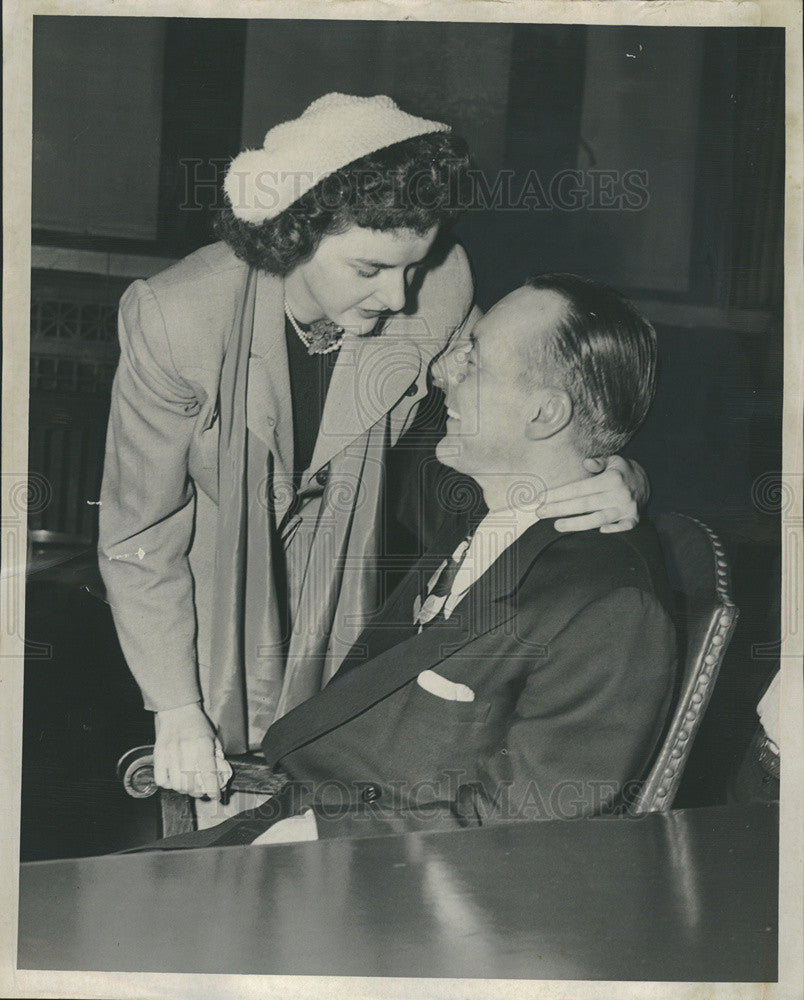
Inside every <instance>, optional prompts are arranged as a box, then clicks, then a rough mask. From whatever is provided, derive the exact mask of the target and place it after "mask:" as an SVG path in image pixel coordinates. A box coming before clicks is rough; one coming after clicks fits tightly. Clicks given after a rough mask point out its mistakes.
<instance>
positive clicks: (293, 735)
mask: <svg viewBox="0 0 804 1000" xmlns="http://www.w3.org/2000/svg"><path fill="white" fill-rule="evenodd" d="M440 535H441V537H442V539H443V537H444V535H443V532H440ZM559 537H560V532H557V531H556V530H555V528H554V527H553V521H552V520H550V521H537V522H536V524H534V525H533V526H532V527H531V528H529V529H528V530H527V531H526V532H525V533H524V534H523V535H522V536H521V537H520V538H519V539H518V540H517V541H516V542H515V543H514V544H513V545H511V546H510V547H509V548H508V549H506V550H505V552H504V553H503V554H502V555H501V556H500V558H499V559H498V560H497V561H496V562H495V563H493V564H492V566H491V567H489V569H488V570H487V571H486V572H485V573H484V574H483V576H482V577H480V579H479V580H477V581H476V582H475V584H474V585H473V586H472V588H471V589H470V591H469V593H468V594H467V595H466V597H465V598H464V600H463V601H462V602H461V603H460V604H459V605H458V607H457V608H456V610H455V612H454V613H453V615H452V617H451V618H450V619H449V621H447V622H445V623H443V624H438V625H433V626H430V627H429V628H427V629H425V630H424V631H423V632H421V633H415V634H413V635H412V636H410V637H409V638H407V639H405V640H404V641H403V642H401V643H398V644H397V645H394V646H392V647H391V648H388V649H386V650H384V651H383V652H382V653H380V654H379V655H378V656H375V657H374V658H373V659H371V660H369V661H367V662H366V663H364V664H361V665H359V666H356V667H354V668H353V669H351V670H349V671H348V672H347V673H346V675H345V676H344V677H343V678H338V679H337V680H335V681H334V682H333V683H331V684H329V685H328V686H327V687H325V688H324V689H323V691H321V692H320V693H319V694H317V695H316V696H315V697H313V698H310V699H309V700H308V701H306V702H303V703H302V704H301V705H299V706H298V707H297V708H295V709H294V710H293V711H292V712H290V713H289V714H288V715H286V716H284V717H283V718H282V719H279V720H278V721H277V722H275V723H274V725H273V726H271V728H270V729H269V730H268V732H267V733H266V734H265V738H264V739H263V743H262V747H263V753H264V754H265V757H266V760H267V761H268V763H269V764H270V765H271V766H275V765H276V764H277V763H278V762H279V761H280V760H281V759H282V758H283V757H285V756H287V754H289V753H291V752H292V751H293V750H296V749H298V747H300V746H303V745H304V744H307V743H310V742H312V740H315V739H317V738H318V737H320V736H322V735H324V734H325V733H327V732H329V731H331V730H332V729H335V728H337V727H338V726H341V725H343V724H344V723H345V722H348V721H349V720H350V719H352V718H354V717H355V716H356V715H359V714H360V713H361V712H364V711H365V710H366V709H367V708H369V707H371V706H372V705H374V704H376V703H377V702H378V701H380V700H381V699H383V698H385V697H387V696H388V695H389V694H391V693H393V692H394V691H396V690H398V689H399V688H400V687H402V686H403V685H405V684H407V683H408V681H410V680H412V679H413V678H414V677H416V676H417V675H418V674H420V673H421V672H422V671H423V670H427V669H430V668H432V667H434V666H436V665H437V664H438V663H440V662H441V661H442V660H444V659H446V658H447V657H448V656H452V655H453V654H455V653H456V652H457V651H458V650H460V649H461V648H462V647H464V646H466V645H467V644H468V643H470V642H472V641H473V640H474V639H477V638H478V637H479V636H481V635H483V634H484V633H486V632H489V631H491V630H492V629H494V628H496V627H497V626H499V625H502V624H503V623H504V622H506V621H508V620H509V619H510V618H512V617H514V615H516V613H517V601H516V593H517V590H518V587H519V584H520V583H521V581H522V579H523V577H524V576H525V575H526V573H527V572H528V570H529V569H530V567H531V565H532V564H533V562H534V561H535V560H536V559H538V557H539V555H540V554H541V553H542V552H543V551H544V550H545V549H546V548H547V547H548V546H549V545H551V544H552V543H553V542H554V541H555V540H556V539H557V538H559ZM431 564H432V556H430V555H429V554H428V555H427V556H425V557H424V558H423V559H422V560H420V561H419V563H417V565H416V566H415V567H414V568H413V569H412V570H411V572H410V573H409V574H408V576H407V577H406V578H405V579H404V580H403V581H402V583H401V584H400V585H399V588H398V590H397V592H396V593H395V594H394V595H392V597H391V599H390V601H389V604H388V606H387V608H386V609H385V612H384V613H382V614H381V615H380V616H379V617H378V619H377V620H376V621H375V623H373V625H371V626H370V627H369V629H368V630H367V631H366V632H365V633H364V634H363V635H362V636H361V637H360V639H359V640H358V645H363V644H364V642H365V643H370V641H371V633H372V632H373V631H374V630H376V629H382V628H383V623H384V622H385V623H386V624H387V622H388V614H390V615H396V616H398V615H399V614H400V613H401V612H403V611H404V608H403V604H404V602H406V601H408V600H409V602H410V605H411V608H410V613H411V615H412V613H413V612H412V603H413V599H414V597H415V594H416V593H417V592H418V580H419V579H420V577H421V576H422V574H423V573H424V572H426V571H427V568H428V567H429V566H430V565H431ZM393 620H401V619H398V618H395V619H393Z"/></svg>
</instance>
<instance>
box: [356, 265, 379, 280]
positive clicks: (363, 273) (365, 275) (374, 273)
mask: <svg viewBox="0 0 804 1000" xmlns="http://www.w3.org/2000/svg"><path fill="white" fill-rule="evenodd" d="M357 273H358V274H359V275H360V277H361V278H376V277H377V275H378V274H379V273H380V272H379V271H378V270H377V269H376V268H375V269H374V270H373V271H364V270H363V268H361V267H359V268H358V269H357Z"/></svg>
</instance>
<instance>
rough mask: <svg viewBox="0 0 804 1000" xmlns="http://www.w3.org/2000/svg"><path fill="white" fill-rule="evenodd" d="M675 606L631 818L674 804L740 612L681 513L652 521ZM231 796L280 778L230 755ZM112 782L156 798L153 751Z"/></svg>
mask: <svg viewBox="0 0 804 1000" xmlns="http://www.w3.org/2000/svg"><path fill="white" fill-rule="evenodd" d="M654 522H655V525H656V529H657V531H658V533H659V538H660V541H661V545H662V551H663V553H664V557H665V562H666V565H667V571H668V574H669V577H670V582H671V585H672V587H673V590H674V593H675V596H676V601H677V614H676V623H675V624H676V628H677V630H678V635H679V649H680V656H681V663H682V665H683V669H682V673H681V677H680V685H679V689H678V695H677V699H676V703H675V707H674V710H673V713H672V716H671V719H670V723H669V726H668V729H667V732H666V734H665V736H664V739H663V742H662V745H661V747H660V749H659V752H658V754H657V756H656V759H655V761H654V763H653V765H652V767H651V769H650V772H649V774H648V776H647V778H646V780H645V782H644V783H643V785H642V787H641V789H640V791H639V793H638V795H637V797H636V798H635V800H634V801H633V803H632V804H631V806H630V812H632V813H636V814H641V813H646V812H664V811H666V810H668V809H670V807H671V806H672V804H673V799H674V798H675V795H676V792H677V791H678V786H679V783H680V782H681V776H682V775H683V773H684V768H685V767H686V764H687V759H688V757H689V753H690V749H691V748H692V743H693V739H694V737H695V734H696V732H697V731H698V728H699V727H700V725H701V720H702V719H703V715H704V712H705V711H706V706H707V705H708V704H709V699H710V698H711V696H712V689H713V688H714V685H715V680H716V678H717V675H718V671H719V670H720V665H721V663H722V662H723V656H724V654H725V652H726V648H727V646H728V644H729V641H730V639H731V636H732V633H733V632H734V628H735V625H736V622H737V617H738V611H737V608H736V607H735V606H734V604H733V603H732V600H731V597H730V595H729V565H728V562H727V560H726V555H725V552H724V551H723V546H722V545H721V543H720V540H719V539H718V537H717V536H716V535H715V534H714V532H713V531H711V530H710V529H709V528H708V527H707V526H706V525H705V524H703V523H702V522H701V521H696V520H695V518H692V517H687V516H686V515H683V514H660V515H658V516H657V517H656V518H655V519H654ZM228 759H229V763H230V764H231V765H232V770H233V772H234V774H233V777H232V780H231V782H230V784H229V790H231V791H245V792H259V793H263V794H270V793H273V792H277V791H278V790H279V789H280V788H281V787H282V784H283V779H282V778H280V777H279V776H277V775H276V774H274V773H273V772H272V771H271V770H270V768H269V767H268V765H267V764H266V763H265V762H264V761H262V760H261V759H260V758H259V757H257V756H252V755H247V756H243V757H230V758H228ZM117 773H118V776H119V777H120V778H121V780H122V781H123V784H124V786H125V788H126V791H127V792H128V793H129V795H133V796H134V797H135V798H147V797H148V796H151V795H154V794H155V793H156V791H157V786H156V784H155V783H154V780H153V747H150V746H145V747H136V748H135V749H133V750H129V751H128V753H126V754H124V756H123V757H122V758H121V759H120V761H119V762H118V765H117ZM160 798H161V808H162V835H163V836H165V837H167V836H171V835H172V834H174V833H185V832H187V831H189V830H193V829H194V828H195V815H194V810H193V801H192V799H191V798H190V796H186V795H179V794H178V793H176V792H165V791H163V792H162V793H161V796H160Z"/></svg>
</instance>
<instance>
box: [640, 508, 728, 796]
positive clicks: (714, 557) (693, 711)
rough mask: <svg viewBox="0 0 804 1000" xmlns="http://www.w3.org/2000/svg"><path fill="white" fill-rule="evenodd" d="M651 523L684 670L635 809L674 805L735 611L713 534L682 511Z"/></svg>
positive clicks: (724, 564) (725, 567) (725, 566)
mask: <svg viewBox="0 0 804 1000" xmlns="http://www.w3.org/2000/svg"><path fill="white" fill-rule="evenodd" d="M654 524H655V526H656V530H657V532H658V534H659V540H660V542H661V546H662V551H663V553H664V559H665V564H666V566H667V573H668V576H669V578H670V584H671V587H672V589H673V591H674V594H675V598H676V615H675V625H676V630H677V632H678V642H679V659H680V663H682V664H683V670H682V673H681V677H680V683H679V687H678V689H677V692H678V693H677V698H676V702H675V707H674V709H673V713H672V716H671V718H670V722H669V725H668V728H667V731H666V732H665V735H664V740H663V743H662V745H661V747H660V748H659V752H658V754H657V756H656V758H655V760H654V762H653V765H652V766H651V769H650V772H649V773H648V776H647V778H646V779H645V782H644V783H643V785H642V788H641V790H640V792H639V795H638V796H637V798H636V800H635V801H634V802H633V804H632V805H631V812H633V813H646V812H662V811H665V810H667V809H669V808H670V807H671V806H672V804H673V799H674V798H675V795H676V792H677V791H678V786H679V783H680V782H681V776H682V774H683V773H684V768H685V767H686V764H687V759H688V758H689V753H690V749H691V747H692V743H693V739H694V737H695V734H696V732H697V731H698V729H699V727H700V725H701V720H702V719H703V715H704V712H705V711H706V706H707V705H708V704H709V699H710V698H711V696H712V690H713V688H714V686H715V680H716V678H717V675H718V671H719V670H720V664H721V663H722V662H723V656H724V654H725V652H726V648H727V646H728V644H729V641H730V639H731V637H732V633H733V632H734V628H735V625H736V623H737V616H738V614H739V612H738V610H737V608H736V607H735V606H734V604H733V602H732V600H731V596H730V578H729V565H728V561H727V559H726V554H725V552H724V551H723V546H722V545H721V543H720V539H719V538H718V537H717V535H715V533H714V532H713V531H712V530H711V529H710V528H708V527H707V526H706V525H705V524H703V523H702V522H701V521H697V520H695V518H692V517H687V516H686V515H684V514H659V515H657V516H656V517H655V518H654Z"/></svg>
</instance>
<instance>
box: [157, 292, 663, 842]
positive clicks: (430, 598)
mask: <svg viewBox="0 0 804 1000" xmlns="http://www.w3.org/2000/svg"><path fill="white" fill-rule="evenodd" d="M655 361H656V338H655V333H654V331H653V329H652V327H651V326H650V324H648V323H647V322H646V321H645V320H644V319H643V318H642V317H641V316H640V315H639V314H638V313H637V311H636V310H635V309H634V308H633V306H632V305H631V304H630V303H628V302H627V301H626V300H624V299H623V298H622V297H620V296H619V295H618V294H617V293H615V292H613V291H612V290H611V289H608V288H606V287H604V286H602V285H598V284H596V283H594V282H589V281H586V280H584V279H581V278H578V277H575V276H572V275H548V276H544V277H541V278H538V279H534V280H532V281H531V282H530V283H529V284H527V285H526V286H524V287H522V288H519V289H517V290H516V291H514V292H513V293H512V294H510V295H509V296H507V297H506V298H504V299H503V300H502V301H501V302H499V303H498V304H497V305H496V306H495V307H494V308H493V309H491V311H490V312H489V313H488V314H487V315H486V316H485V317H483V318H482V319H481V320H480V321H479V322H478V323H477V324H476V326H475V327H474V330H473V332H472V333H471V334H469V335H467V336H465V337H464V338H462V339H461V340H459V341H458V342H457V343H456V344H455V345H454V346H453V347H452V349H451V350H450V351H449V353H448V354H447V355H446V356H445V357H444V358H442V359H441V360H440V361H439V362H438V363H437V366H436V369H435V373H434V374H435V378H436V381H437V382H439V383H440V384H441V385H442V387H443V388H444V391H445V393H446V406H447V413H448V421H447V428H446V435H445V437H444V438H443V440H442V441H441V442H440V443H439V445H438V449H437V454H438V457H439V459H440V460H441V461H442V462H443V463H444V464H446V465H448V466H450V467H451V468H453V469H454V470H456V471H457V472H459V473H462V474H464V475H467V474H468V475H469V476H471V477H472V479H474V480H475V482H476V483H477V484H478V486H479V487H480V488H481V489H482V492H483V500H484V508H485V510H486V513H485V516H484V517H483V518H482V520H481V521H480V523H479V524H477V525H476V526H475V528H474V530H471V526H470V531H469V532H467V533H466V534H465V537H462V535H463V534H464V532H465V530H466V525H465V524H464V526H463V527H460V526H459V521H460V517H457V516H455V515H453V514H450V513H449V512H447V513H446V514H445V518H444V524H443V525H442V530H441V531H440V533H439V536H438V539H437V542H436V545H435V546H434V549H433V555H432V556H429V555H428V556H426V557H425V558H423V559H422V560H421V561H420V562H419V564H418V565H417V566H416V567H415V568H414V570H412V571H411V573H409V574H408V576H407V578H406V579H405V580H403V582H402V583H401V584H400V586H399V587H398V588H397V590H396V591H395V593H394V594H393V595H392V596H391V598H390V600H389V601H388V602H387V604H386V606H385V607H384V609H383V611H382V612H381V614H380V615H379V616H378V618H377V619H376V620H375V621H374V622H373V623H372V625H371V626H370V627H369V628H367V629H366V630H365V631H364V632H363V634H362V635H361V636H360V638H359V640H358V643H357V644H356V646H355V647H354V648H353V650H352V651H351V653H350V655H349V656H348V657H347V659H346V660H345V661H344V663H343V665H342V666H341V668H340V670H339V672H338V673H337V674H336V675H335V677H334V678H333V680H332V681H331V682H330V683H329V685H327V687H325V688H324V689H323V691H321V692H320V693H319V694H317V695H315V696H314V697H312V698H310V699H309V700H308V701H306V702H305V703H303V704H301V705H299V706H298V707H297V708H295V709H294V710H293V711H291V712H290V713H289V714H288V715H286V716H285V717H284V718H282V719H280V720H278V721H277V722H275V723H274V724H273V725H272V726H271V727H270V728H269V729H268V732H267V733H266V735H265V738H264V740H263V744H262V746H263V752H264V754H265V757H266V759H267V761H268V763H269V764H270V765H272V766H273V767H274V768H275V769H276V770H278V771H280V772H283V773H284V774H286V775H287V776H288V778H289V779H290V780H289V784H288V785H287V786H286V788H285V789H283V791H282V792H281V793H280V794H279V796H277V797H276V798H275V799H273V800H270V801H269V802H268V803H266V805H265V806H263V807H261V809H258V810H256V811H254V812H251V813H249V814H243V815H241V816H240V817H235V818H234V819H232V820H229V821H227V822H226V823H224V824H221V825H220V826H218V827H215V828H212V829H210V830H206V831H203V832H202V833H200V834H196V835H191V836H190V837H189V839H183V838H173V839H172V840H170V841H165V842H163V845H162V846H165V847H172V846H176V847H179V846H187V845H189V844H197V845H199V846H200V845H202V844H209V845H219V846H221V845H226V844H243V843H272V842H279V841H283V840H292V839H312V838H315V837H331V836H364V835H376V834H378V833H392V832H401V831H411V830H425V829H449V828H456V827H463V826H467V825H468V826H471V825H478V824H481V825H482V824H484V823H489V822H501V821H504V820H511V819H543V818H570V817H575V816H581V815H592V814H596V813H600V812H606V811H610V810H612V809H614V808H616V807H617V806H619V805H621V804H622V803H623V802H624V801H625V800H626V799H627V797H628V792H629V786H631V787H633V783H634V782H638V781H639V779H640V778H641V777H643V776H644V774H645V773H646V771H647V769H648V767H649V766H650V763H651V759H652V757H653V754H654V751H655V749H656V746H657V744H658V741H659V739H660V737H661V734H662V730H663V726H664V723H665V718H666V715H667V712H668V708H669V703H670V699H671V696H672V691H673V680H674V671H675V662H676V658H675V637H674V629H673V625H672V623H671V620H670V616H669V613H668V606H669V595H668V592H667V584H666V580H665V578H664V574H663V568H662V564H661V557H660V553H659V548H658V543H657V540H656V537H655V535H654V534H653V531H652V529H651V528H650V526H648V525H644V524H641V525H639V526H638V527H636V528H635V529H633V530H632V531H630V532H625V533H619V534H612V533H605V532H603V533H588V532H587V533H582V534H571V535H567V534H561V533H560V532H558V531H557V530H556V529H555V527H554V525H553V522H552V521H551V520H548V519H540V518H539V516H538V501H539V496H540V494H542V493H543V492H544V491H545V490H547V489H550V490H560V488H561V487H562V486H564V485H565V484H568V483H571V482H573V481H574V480H577V479H580V478H583V477H585V476H588V475H589V474H588V472H586V471H585V467H584V461H585V460H587V459H588V458H589V457H590V456H599V455H606V454H612V453H614V452H615V451H616V450H618V449H620V448H622V446H623V445H624V444H625V443H626V442H627V441H628V439H629V438H630V437H631V435H632V434H633V433H634V431H635V430H636V429H637V427H638V426H639V425H640V423H641V422H642V420H643V419H644V417H645V415H646V413H647V410H648V407H649V404H650V401H651V398H652V395H653V386H654V376H655ZM456 542H457V543H458V544H457V547H456ZM439 553H441V554H449V553H451V555H450V556H449V558H447V559H444V558H442V557H441V555H439Z"/></svg>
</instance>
